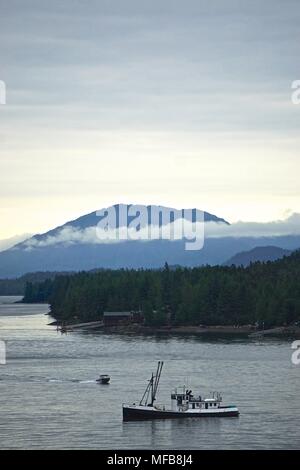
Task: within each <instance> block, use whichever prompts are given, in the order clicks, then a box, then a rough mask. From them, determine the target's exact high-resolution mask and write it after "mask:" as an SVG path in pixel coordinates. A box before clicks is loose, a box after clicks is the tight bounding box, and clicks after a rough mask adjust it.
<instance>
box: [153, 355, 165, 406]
mask: <svg viewBox="0 0 300 470" xmlns="http://www.w3.org/2000/svg"><path fill="white" fill-rule="evenodd" d="M163 365H164V363H163V361H158V364H157V371H156V375H155V382H154V386H153V392H152V401H151V405H152V406H153V403H154V402H155V400H156V394H157V390H158V385H159V381H160V376H161V371H162V368H163ZM152 379H153V376H152Z"/></svg>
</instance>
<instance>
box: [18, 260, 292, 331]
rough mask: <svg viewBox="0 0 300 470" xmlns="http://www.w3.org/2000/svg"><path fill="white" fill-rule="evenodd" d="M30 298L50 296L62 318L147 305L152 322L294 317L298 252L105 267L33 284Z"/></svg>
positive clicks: (270, 321)
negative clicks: (245, 263)
mask: <svg viewBox="0 0 300 470" xmlns="http://www.w3.org/2000/svg"><path fill="white" fill-rule="evenodd" d="M24 301H25V302H43V301H49V302H50V304H51V311H52V315H53V316H54V317H55V318H56V319H57V320H59V321H79V320H80V321H92V320H99V319H101V317H102V314H103V311H105V310H106V311H127V310H140V309H141V310H142V311H143V313H144V316H145V322H146V325H149V326H160V325H164V324H166V323H169V324H172V325H248V324H255V323H256V322H258V323H262V322H264V324H265V325H266V326H276V325H284V324H291V323H294V322H296V321H299V320H300V251H296V252H294V253H293V254H292V255H290V256H287V257H285V258H283V259H281V260H278V261H274V262H267V263H260V262H258V263H254V264H251V265H250V266H249V267H247V268H242V267H235V266H231V267H225V266H224V267H222V266H214V267H212V266H204V267H199V268H193V269H188V268H180V267H178V268H176V269H170V268H169V266H168V265H166V266H165V267H164V268H163V269H161V270H126V269H124V270H101V271H98V272H80V273H78V274H72V275H59V276H56V277H55V279H52V280H51V279H48V280H46V281H45V282H43V283H39V284H35V283H32V282H29V283H27V285H26V291H25V298H24Z"/></svg>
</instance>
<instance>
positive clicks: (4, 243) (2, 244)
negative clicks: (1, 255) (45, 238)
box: [0, 233, 32, 252]
mask: <svg viewBox="0 0 300 470" xmlns="http://www.w3.org/2000/svg"><path fill="white" fill-rule="evenodd" d="M31 236H32V235H31V234H29V233H24V234H22V235H15V236H14V237H11V238H6V239H5V240H0V252H1V251H4V250H9V248H12V247H13V246H15V245H16V244H17V243H21V242H23V241H25V240H28V238H29V237H31Z"/></svg>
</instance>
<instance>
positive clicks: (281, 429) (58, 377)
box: [0, 297, 300, 449]
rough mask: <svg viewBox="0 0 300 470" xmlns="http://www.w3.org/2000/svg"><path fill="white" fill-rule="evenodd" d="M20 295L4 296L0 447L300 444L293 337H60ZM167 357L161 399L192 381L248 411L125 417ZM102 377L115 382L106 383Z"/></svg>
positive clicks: (298, 370)
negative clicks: (127, 408) (125, 410)
mask: <svg viewBox="0 0 300 470" xmlns="http://www.w3.org/2000/svg"><path fill="white" fill-rule="evenodd" d="M12 300H13V301H15V300H17V299H16V298H13V299H12V298H4V297H2V298H0V339H2V340H5V341H6V342H7V343H6V345H7V364H6V365H0V447H1V448H21V449H30V448H43V449H45V448H49V449H54V448H57V449H58V448H68V449H70V448H74V449H76V448H91V449H108V448H119V449H125V448H147V449H149V448H150V449H163V448H168V449H176V448H177V449H180V448H184V449H229V448H233V449H240V448H251V449H266V448H272V449H287V448H289V449H297V448H300V427H299V422H300V400H299V389H300V381H299V378H300V366H294V365H293V364H292V363H291V352H292V350H291V349H290V343H289V342H286V341H285V342H283V341H282V342H281V341H270V340H269V341H264V342H257V341H248V340H237V339H235V340H233V341H231V342H229V341H224V340H203V339H199V338H198V339H197V338H190V337H189V338H188V337H185V338H181V337H179V338H178V337H171V338H162V337H158V338H155V337H138V338H137V337H125V336H109V335H104V334H101V333H95V332H93V333H83V332H77V333H69V334H67V335H61V334H60V333H57V332H56V330H55V328H53V327H49V326H47V323H48V322H49V317H48V316H45V312H47V306H45V305H29V306H28V305H27V306H24V305H18V304H17V305H15V304H12V303H11V302H12ZM7 302H10V304H8V303H7ZM159 359H162V360H164V361H165V367H164V370H163V375H162V379H161V385H160V390H159V396H158V402H159V403H164V402H165V403H169V400H170V397H169V394H170V391H171V389H172V388H173V387H175V386H176V385H180V384H181V383H182V382H185V383H186V385H189V386H190V387H191V388H193V390H194V391H195V392H198V391H199V392H200V391H201V394H204V393H207V392H209V391H211V390H220V391H222V392H223V397H224V401H226V402H227V403H230V404H232V403H234V404H237V405H238V406H239V408H240V411H241V416H240V417H239V418H203V419H198V420H197V419H195V420H193V419H191V420H183V421H181V420H179V421H177V420H173V421H153V422H151V421H150V422H137V423H123V422H122V415H121V404H122V402H126V401H129V402H133V401H137V400H138V399H139V398H140V396H141V394H142V392H143V391H144V387H145V385H146V381H147V379H148V376H149V375H150V373H151V371H152V370H155V368H156V361H157V360H159ZM99 373H109V374H110V375H111V376H112V381H111V384H110V385H108V386H105V385H98V384H97V383H96V382H95V379H96V378H97V376H98V374H99Z"/></svg>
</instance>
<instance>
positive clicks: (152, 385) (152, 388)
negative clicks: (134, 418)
mask: <svg viewBox="0 0 300 470" xmlns="http://www.w3.org/2000/svg"><path fill="white" fill-rule="evenodd" d="M163 365H164V363H163V361H159V362H158V365H157V371H156V374H155V375H153V373H152V375H151V379H150V380H149V383H148V385H147V387H146V390H145V392H144V395H143V396H142V399H141V401H140V405H143V402H145V406H147V404H148V398H149V395H150V392H151V401H150V403H149V405H150V406H153V403H154V402H155V399H156V393H157V389H158V384H159V380H160V376H161V371H162V368H163ZM154 379H155V380H154Z"/></svg>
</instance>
